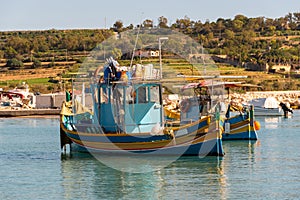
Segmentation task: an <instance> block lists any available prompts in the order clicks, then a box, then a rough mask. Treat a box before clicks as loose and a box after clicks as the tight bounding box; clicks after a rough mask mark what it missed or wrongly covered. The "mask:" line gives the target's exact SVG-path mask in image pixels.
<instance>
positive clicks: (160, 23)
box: [158, 16, 168, 28]
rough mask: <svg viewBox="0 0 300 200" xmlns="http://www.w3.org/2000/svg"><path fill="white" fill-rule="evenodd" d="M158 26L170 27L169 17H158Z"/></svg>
mask: <svg viewBox="0 0 300 200" xmlns="http://www.w3.org/2000/svg"><path fill="white" fill-rule="evenodd" d="M158 27H160V28H168V19H167V18H166V17H164V16H160V17H159V18H158Z"/></svg>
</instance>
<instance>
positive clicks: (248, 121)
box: [221, 105, 260, 140]
mask: <svg viewBox="0 0 300 200" xmlns="http://www.w3.org/2000/svg"><path fill="white" fill-rule="evenodd" d="M221 123H222V127H223V134H222V140H257V139H258V136H257V130H259V129H260V125H259V122H258V121H255V120H254V108H253V106H250V110H248V109H246V110H244V111H240V112H239V114H236V115H235V116H230V105H229V106H228V111H227V113H226V115H225V117H224V119H223V120H222V121H221Z"/></svg>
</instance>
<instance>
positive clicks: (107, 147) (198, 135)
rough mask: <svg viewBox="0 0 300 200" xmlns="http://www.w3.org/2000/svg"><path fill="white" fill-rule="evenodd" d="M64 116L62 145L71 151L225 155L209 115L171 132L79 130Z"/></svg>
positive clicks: (169, 130) (219, 136)
mask: <svg viewBox="0 0 300 200" xmlns="http://www.w3.org/2000/svg"><path fill="white" fill-rule="evenodd" d="M63 118H64V116H62V118H61V125H60V128H61V141H62V147H63V146H64V145H65V144H70V145H71V148H72V151H73V150H74V151H75V150H76V151H83V152H90V153H91V152H95V153H103V154H117V155H123V154H125V155H126V154H145V155H146V154H149V153H150V152H151V154H150V155H179V156H181V155H182V156H188V155H198V156H206V155H215V156H223V155H224V151H223V148H222V141H221V132H220V130H219V129H216V126H210V125H209V122H210V118H204V119H201V120H199V121H197V122H194V123H191V124H187V125H182V126H180V127H175V128H172V127H166V129H167V130H168V133H166V134H163V135H151V134H150V133H134V134H126V133H121V134H117V133H110V134H108V133H106V134H103V133H100V132H97V131H96V132H93V133H87V132H80V131H77V130H75V129H76V128H72V127H71V126H70V125H69V124H66V122H64V120H63ZM93 130H94V131H95V130H96V128H95V127H94V128H93ZM207 131H208V132H207Z"/></svg>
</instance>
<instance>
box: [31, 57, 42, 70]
mask: <svg viewBox="0 0 300 200" xmlns="http://www.w3.org/2000/svg"><path fill="white" fill-rule="evenodd" d="M41 66H42V63H41V61H40V60H39V59H37V58H34V59H33V63H32V68H38V67H41Z"/></svg>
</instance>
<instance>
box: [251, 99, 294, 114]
mask: <svg viewBox="0 0 300 200" xmlns="http://www.w3.org/2000/svg"><path fill="white" fill-rule="evenodd" d="M248 103H249V104H252V105H254V107H255V115H256V116H286V115H291V114H292V113H293V111H292V110H291V109H289V108H288V107H287V106H286V104H284V103H282V102H281V103H280V102H279V101H278V100H277V99H275V97H266V98H256V99H252V100H251V101H249V102H248Z"/></svg>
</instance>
